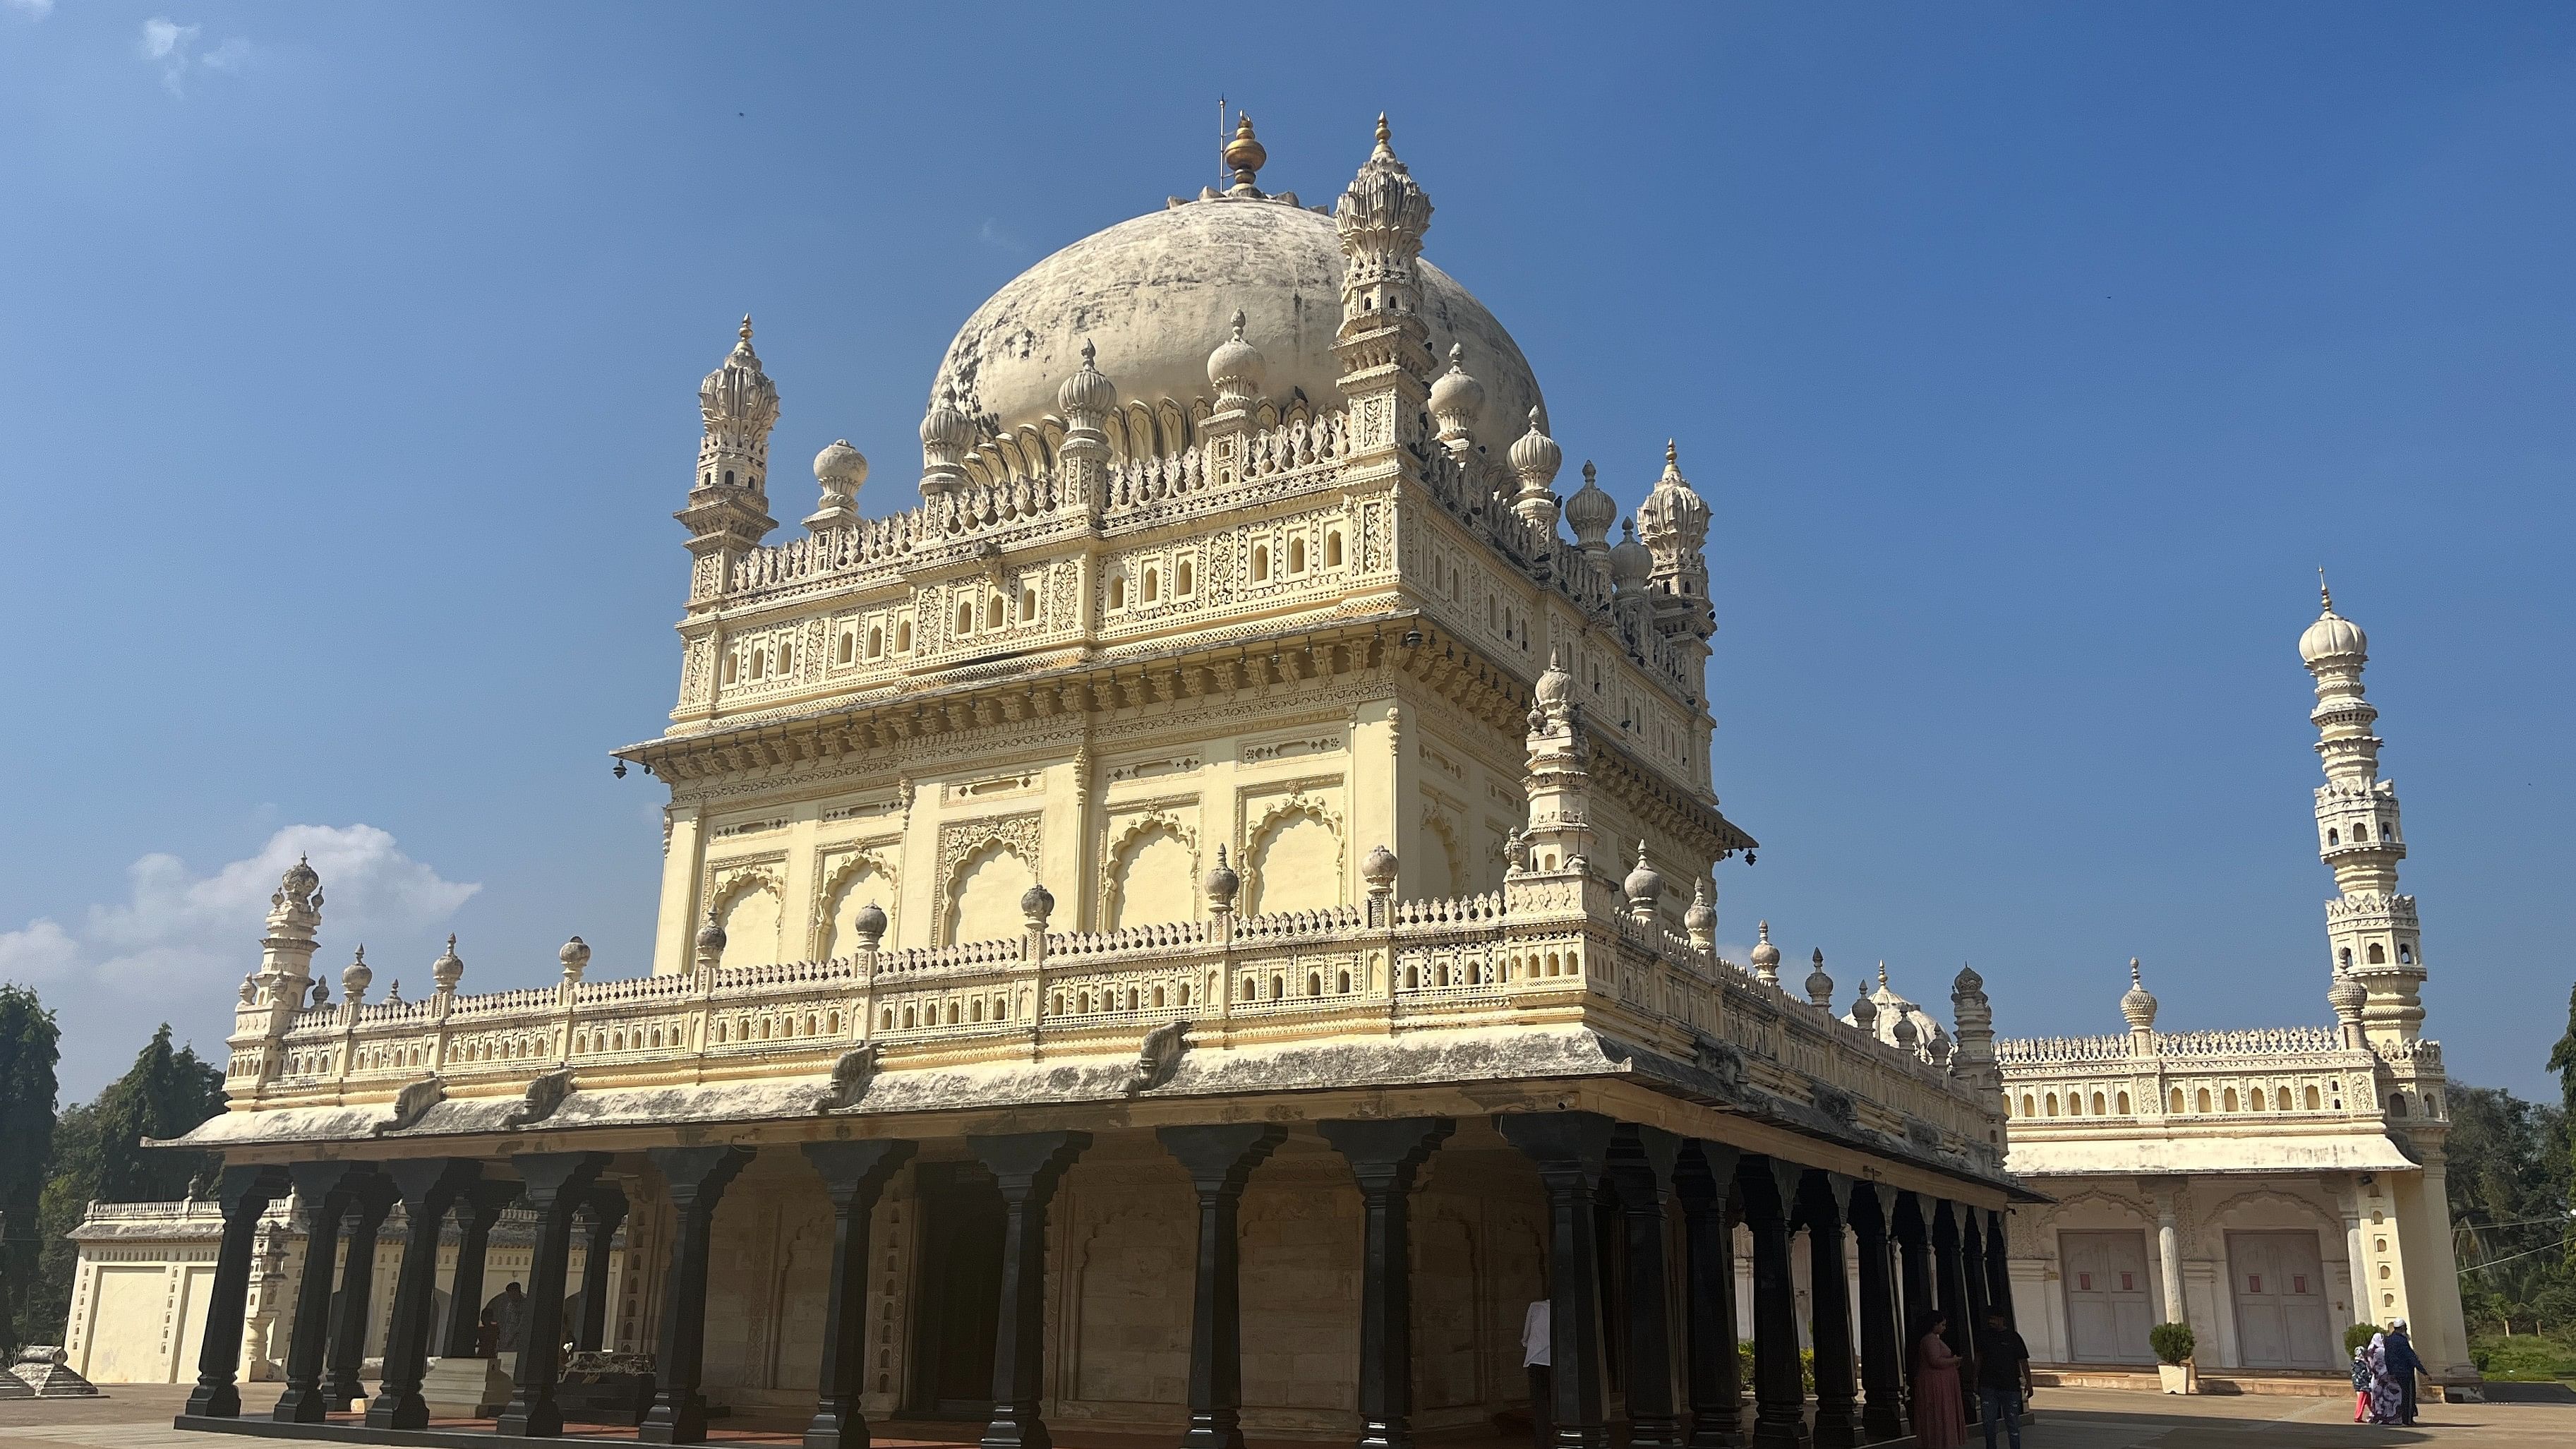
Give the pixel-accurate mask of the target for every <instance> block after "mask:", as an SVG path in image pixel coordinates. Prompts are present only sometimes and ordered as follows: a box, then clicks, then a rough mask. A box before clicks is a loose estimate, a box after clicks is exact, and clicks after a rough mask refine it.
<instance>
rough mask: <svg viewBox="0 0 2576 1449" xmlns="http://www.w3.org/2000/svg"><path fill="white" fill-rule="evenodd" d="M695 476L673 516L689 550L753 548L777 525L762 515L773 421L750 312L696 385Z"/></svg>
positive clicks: (772, 393) (774, 407) (769, 386)
mask: <svg viewBox="0 0 2576 1449" xmlns="http://www.w3.org/2000/svg"><path fill="white" fill-rule="evenodd" d="M698 414H699V417H700V419H701V420H702V422H703V423H704V432H703V434H702V435H701V436H700V438H699V439H698V471H697V477H696V479H695V480H694V481H693V482H692V484H691V486H690V489H689V503H688V506H687V507H686V508H683V509H682V510H680V512H679V514H678V515H677V516H678V518H679V520H680V522H681V523H683V524H685V525H687V527H688V530H689V534H690V539H689V550H690V552H691V553H694V554H698V555H700V556H705V555H707V554H714V553H723V552H727V551H738V550H742V549H749V548H752V547H756V546H757V545H758V544H759V543H760V541H761V539H762V538H764V537H766V536H767V535H768V532H769V530H771V529H772V528H775V527H777V526H778V524H777V521H776V520H775V519H772V518H771V517H770V516H769V508H768V499H769V493H768V487H769V430H770V429H771V428H772V427H774V426H776V425H777V422H778V385H777V384H776V383H773V382H771V381H770V380H769V374H768V373H766V372H763V371H761V368H760V354H758V353H756V352H754V351H752V350H751V318H750V317H749V316H748V315H746V316H744V318H743V319H742V327H741V329H740V331H739V332H738V333H737V335H736V339H735V341H734V344H733V350H732V351H731V352H729V353H727V354H726V355H725V359H724V361H722V362H720V363H718V364H716V370H715V371H713V372H710V373H708V374H707V375H706V378H705V379H704V380H703V381H701V382H700V383H699V384H698Z"/></svg>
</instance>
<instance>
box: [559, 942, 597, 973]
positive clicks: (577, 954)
mask: <svg viewBox="0 0 2576 1449" xmlns="http://www.w3.org/2000/svg"><path fill="white" fill-rule="evenodd" d="M555 959H556V960H558V961H561V962H562V963H563V975H564V979H565V980H566V981H579V980H580V979H581V973H582V972H583V970H584V969H586V968H587V967H588V966H589V965H590V943H589V942H587V941H584V940H583V939H582V938H581V937H579V936H575V937H573V938H572V939H571V940H569V941H566V942H564V943H563V949H562V950H560V951H557V952H556V953H555Z"/></svg>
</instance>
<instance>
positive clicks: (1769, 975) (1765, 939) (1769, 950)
mask: <svg viewBox="0 0 2576 1449" xmlns="http://www.w3.org/2000/svg"><path fill="white" fill-rule="evenodd" d="M1755 929H1756V930H1758V931H1759V932H1760V933H1761V937H1760V939H1759V940H1756V941H1755V942H1754V943H1753V974H1754V975H1756V976H1759V977H1761V978H1762V979H1763V980H1764V981H1765V982H1768V983H1769V984H1771V985H1773V986H1777V985H1779V984H1780V948H1779V947H1777V946H1774V945H1772V944H1771V923H1770V922H1769V921H1764V922H1762V923H1761V925H1760V926H1758V927H1756V928H1755Z"/></svg>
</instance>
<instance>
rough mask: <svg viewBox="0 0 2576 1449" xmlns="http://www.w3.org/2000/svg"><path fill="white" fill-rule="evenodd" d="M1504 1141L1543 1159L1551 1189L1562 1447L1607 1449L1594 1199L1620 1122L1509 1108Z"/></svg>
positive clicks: (1551, 1335)
mask: <svg viewBox="0 0 2576 1449" xmlns="http://www.w3.org/2000/svg"><path fill="white" fill-rule="evenodd" d="M1494 1126H1495V1127H1496V1128H1498V1129H1499V1130H1500V1131H1501V1132H1502V1134H1503V1140H1504V1141H1506V1142H1509V1143H1511V1144H1512V1145H1513V1146H1514V1147H1517V1148H1519V1149H1520V1150H1521V1151H1522V1152H1523V1153H1524V1154H1526V1155H1527V1156H1528V1157H1529V1159H1530V1160H1531V1161H1532V1162H1534V1163H1536V1164H1538V1176H1539V1181H1540V1182H1541V1183H1543V1184H1545V1185H1546V1188H1547V1215H1548V1252H1547V1262H1548V1285H1547V1286H1548V1357H1549V1358H1550V1359H1552V1360H1554V1363H1553V1369H1554V1372H1553V1373H1551V1374H1550V1375H1549V1377H1550V1378H1551V1379H1552V1380H1553V1382H1554V1384H1555V1391H1556V1402H1555V1404H1554V1405H1553V1406H1552V1409H1553V1412H1552V1414H1551V1415H1550V1418H1551V1422H1553V1423H1554V1424H1555V1426H1556V1443H1557V1445H1558V1446H1559V1449H1607V1446H1608V1445H1609V1442H1610V1432H1609V1429H1608V1427H1607V1426H1606V1425H1604V1424H1603V1422H1602V1414H1601V1316H1600V1315H1601V1265H1600V1262H1599V1261H1598V1255H1599V1243H1600V1239H1599V1236H1598V1235H1597V1234H1596V1233H1595V1231H1594V1228H1593V1204H1594V1202H1595V1200H1596V1195H1597V1194H1598V1193H1599V1192H1600V1190H1601V1177H1602V1174H1603V1173H1604V1172H1606V1171H1607V1170H1608V1169H1609V1162H1610V1137H1611V1134H1612V1133H1613V1132H1614V1131H1615V1130H1617V1127H1618V1124H1617V1123H1615V1122H1613V1121H1611V1120H1610V1119H1609V1118H1607V1117H1604V1116H1601V1115H1600V1114H1598V1113H1594V1112H1507V1113H1504V1114H1502V1115H1500V1116H1497V1117H1496V1118H1495V1119H1494Z"/></svg>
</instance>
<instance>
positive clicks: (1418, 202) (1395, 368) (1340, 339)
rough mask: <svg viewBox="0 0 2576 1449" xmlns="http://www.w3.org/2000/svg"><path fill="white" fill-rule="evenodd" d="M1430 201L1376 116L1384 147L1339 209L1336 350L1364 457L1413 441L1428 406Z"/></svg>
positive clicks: (1335, 211)
mask: <svg viewBox="0 0 2576 1449" xmlns="http://www.w3.org/2000/svg"><path fill="white" fill-rule="evenodd" d="M1430 228H1431V198H1430V197H1428V196H1425V195H1423V194H1422V187H1421V186H1420V185H1419V184H1417V183H1416V182H1415V181H1414V179H1413V175H1412V173H1411V172H1409V171H1407V170H1406V169H1405V165H1404V163H1403V162H1401V161H1399V160H1397V159H1396V158H1395V148H1394V147H1393V146H1392V145H1390V144H1388V140H1387V129H1386V117H1384V116H1380V117H1378V118H1377V148H1376V149H1375V150H1374V151H1371V152H1370V153H1369V158H1368V160H1367V161H1366V162H1365V163H1363V164H1362V165H1361V167H1360V170H1359V174H1358V175H1357V176H1355V177H1353V178H1351V184H1350V185H1349V186H1348V187H1345V188H1344V189H1343V191H1342V196H1341V200H1340V201H1339V202H1337V203H1335V205H1334V207H1333V230H1334V232H1335V233H1336V234H1337V235H1338V236H1339V237H1340V238H1341V243H1342V325H1341V328H1340V330H1339V331H1338V332H1336V333H1335V334H1334V340H1333V354H1334V355H1335V356H1336V357H1339V358H1340V359H1341V362H1342V377H1341V393H1342V400H1343V401H1344V402H1345V403H1346V404H1348V405H1349V407H1350V413H1351V427H1352V431H1353V433H1354V434H1355V435H1356V436H1355V437H1354V440H1353V441H1354V443H1355V445H1356V448H1357V450H1358V451H1360V452H1364V453H1365V452H1372V451H1377V450H1381V449H1392V448H1395V447H1397V446H1398V445H1400V444H1407V443H1411V442H1412V441H1414V439H1415V437H1416V436H1417V435H1418V433H1419V431H1420V429H1421V426H1422V419H1423V416H1424V408H1425V406H1426V405H1427V404H1428V403H1429V401H1430V377H1431V329H1430V328H1429V326H1428V325H1426V324H1425V323H1424V322H1423V320H1422V279H1421V273H1420V270H1419V268H1418V267H1417V266H1416V265H1415V264H1416V263H1417V262H1418V261H1420V259H1421V257H1422V234H1423V233H1424V232H1426V231H1428V230H1430Z"/></svg>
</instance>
